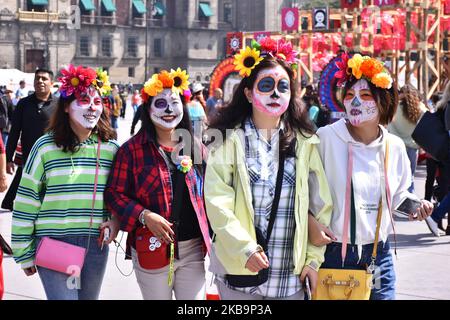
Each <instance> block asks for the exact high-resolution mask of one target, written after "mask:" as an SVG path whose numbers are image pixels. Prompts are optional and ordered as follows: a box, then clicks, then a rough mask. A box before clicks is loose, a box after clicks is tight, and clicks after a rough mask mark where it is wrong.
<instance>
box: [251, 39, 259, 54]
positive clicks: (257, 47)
mask: <svg viewBox="0 0 450 320" xmlns="http://www.w3.org/2000/svg"><path fill="white" fill-rule="evenodd" d="M251 47H252V49H256V50H258V51H261V45H260V44H259V43H258V41H256V40H255V39H252V44H251Z"/></svg>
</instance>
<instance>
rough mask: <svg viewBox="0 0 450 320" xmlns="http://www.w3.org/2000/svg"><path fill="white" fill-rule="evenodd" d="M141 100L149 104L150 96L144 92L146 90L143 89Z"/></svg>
mask: <svg viewBox="0 0 450 320" xmlns="http://www.w3.org/2000/svg"><path fill="white" fill-rule="evenodd" d="M141 98H142V101H144V102H147V101H148V99H149V98H150V96H149V95H148V94H147V93H146V92H145V91H144V88H142V89H141Z"/></svg>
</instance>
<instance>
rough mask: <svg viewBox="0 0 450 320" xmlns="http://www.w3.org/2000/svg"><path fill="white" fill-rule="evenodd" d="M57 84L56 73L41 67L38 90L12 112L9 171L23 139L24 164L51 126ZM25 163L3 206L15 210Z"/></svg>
mask: <svg viewBox="0 0 450 320" xmlns="http://www.w3.org/2000/svg"><path fill="white" fill-rule="evenodd" d="M52 85H53V72H52V71H50V70H46V69H38V70H36V72H35V74H34V93H33V94H31V95H30V96H27V97H25V98H21V99H20V101H19V103H18V104H17V106H16V109H15V110H14V112H13V115H12V123H11V131H10V133H9V138H8V144H7V145H6V161H7V164H6V171H7V173H8V174H13V173H14V170H15V165H14V162H13V157H14V154H15V152H16V148H17V144H18V142H19V138H20V141H21V145H22V157H23V162H22V163H23V164H25V163H26V161H27V158H28V155H29V154H30V151H31V148H32V147H33V145H34V143H35V142H36V140H37V139H39V138H40V137H41V136H42V135H43V134H44V131H45V128H46V127H47V126H48V123H49V120H50V117H51V116H52V114H53V112H54V111H55V110H56V103H57V99H53V96H52V94H51V89H52ZM21 178H22V166H19V167H18V168H17V171H16V175H15V176H14V179H13V181H12V183H11V186H10V187H9V189H8V192H7V193H6V195H5V198H4V199H3V202H2V208H3V209H8V210H12V209H13V204H14V200H15V198H16V193H17V189H18V187H19V182H20V179H21Z"/></svg>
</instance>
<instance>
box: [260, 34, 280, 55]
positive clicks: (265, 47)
mask: <svg viewBox="0 0 450 320" xmlns="http://www.w3.org/2000/svg"><path fill="white" fill-rule="evenodd" d="M259 44H260V45H261V52H264V53H270V54H272V55H273V56H275V53H276V52H277V42H276V41H275V40H274V39H272V38H270V37H265V38H263V39H262V40H261V41H260V42H259Z"/></svg>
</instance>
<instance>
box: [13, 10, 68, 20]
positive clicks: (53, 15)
mask: <svg viewBox="0 0 450 320" xmlns="http://www.w3.org/2000/svg"><path fill="white" fill-rule="evenodd" d="M17 18H18V19H19V21H32V22H58V20H59V13H58V12H47V10H45V11H44V12H39V11H34V10H32V11H22V10H21V9H19V11H18V13H17Z"/></svg>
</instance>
